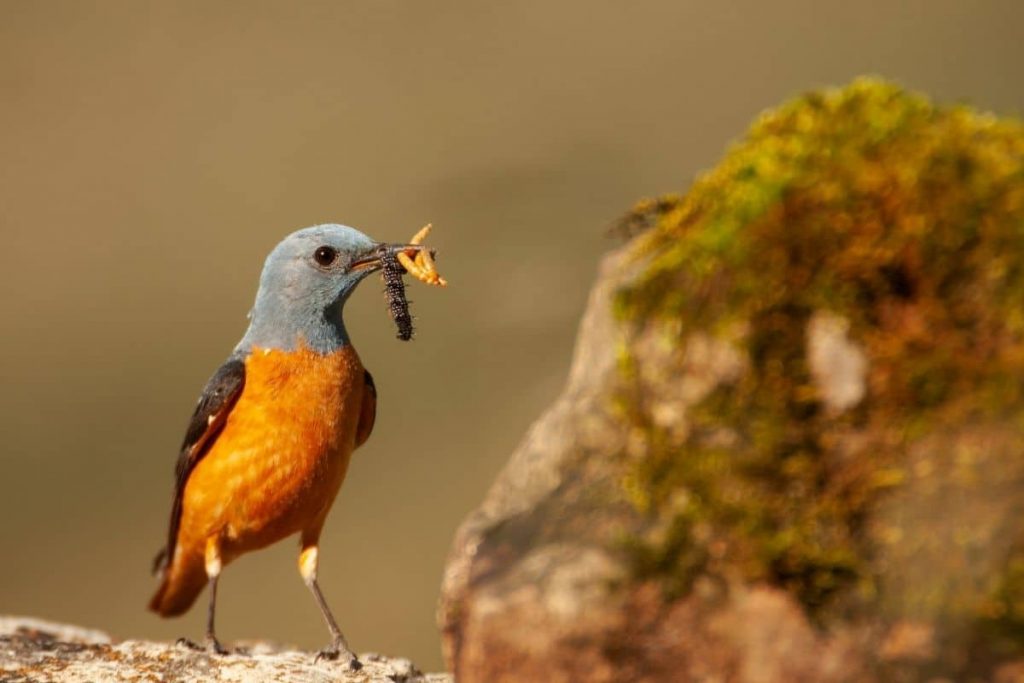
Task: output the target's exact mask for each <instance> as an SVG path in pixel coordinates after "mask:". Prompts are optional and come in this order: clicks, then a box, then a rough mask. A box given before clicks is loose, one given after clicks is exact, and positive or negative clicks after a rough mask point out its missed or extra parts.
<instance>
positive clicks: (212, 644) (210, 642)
mask: <svg viewBox="0 0 1024 683" xmlns="http://www.w3.org/2000/svg"><path fill="white" fill-rule="evenodd" d="M204 559H205V562H206V576H207V577H208V578H209V582H210V583H209V585H210V606H209V609H208V611H207V613H206V642H205V646H200V645H198V644H196V643H194V642H192V641H191V640H189V639H188V638H179V639H178V644H179V645H185V646H186V647H189V648H191V649H193V650H206V651H207V652H210V653H213V654H218V655H226V654H228V651H227V650H226V649H225V648H224V646H223V645H221V644H220V641H219V640H217V635H216V633H215V632H214V628H213V618H214V614H215V613H216V611H217V578H218V577H219V576H220V570H221V568H222V565H221V560H220V546H219V544H218V541H217V538H216V537H211V538H209V539H208V540H207V541H206V554H205V558H204Z"/></svg>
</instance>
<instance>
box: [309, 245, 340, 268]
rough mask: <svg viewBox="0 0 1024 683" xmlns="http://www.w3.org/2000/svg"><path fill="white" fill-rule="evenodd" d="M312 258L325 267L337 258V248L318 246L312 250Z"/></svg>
mask: <svg viewBox="0 0 1024 683" xmlns="http://www.w3.org/2000/svg"><path fill="white" fill-rule="evenodd" d="M313 260H314V261H316V262H317V263H319V264H320V265H321V266H323V267H325V268H326V267H327V266H329V265H331V264H333V263H334V262H335V261H337V260H338V250H337V249H335V248H334V247H318V248H317V250H316V251H315V252H313Z"/></svg>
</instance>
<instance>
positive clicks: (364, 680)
mask: <svg viewBox="0 0 1024 683" xmlns="http://www.w3.org/2000/svg"><path fill="white" fill-rule="evenodd" d="M233 645H235V646H236V647H241V648H244V649H245V651H246V652H247V654H231V655H226V656H217V655H209V654H207V653H205V652H194V651H191V650H189V649H187V648H184V647H181V646H176V645H174V644H173V643H163V642H153V641H145V640H122V641H116V640H114V639H112V638H111V637H110V636H108V635H107V634H105V633H103V632H101V631H95V630H91V629H86V628H81V627H78V626H72V625H68V624H59V623H54V622H47V621H42V620H39V619H32V618H27V617H4V616H0V683H29V682H33V683H34V682H36V681H57V680H59V681H62V682H64V683H86V682H89V683H105V682H108V681H176V682H178V681H180V682H182V683H200V682H205V681H238V682H242V681H281V682H284V683H326V682H327V681H333V682H341V683H377V682H380V683H452V678H451V677H450V676H448V675H447V674H424V673H421V672H420V671H419V670H418V669H416V667H415V666H413V664H412V662H410V661H409V660H407V659H401V658H392V657H384V656H382V655H378V654H373V653H363V654H360V655H359V659H360V661H361V662H362V663H363V668H362V669H361V670H360V671H348V670H347V669H346V668H345V667H343V665H339V664H335V663H332V662H319V663H314V661H313V654H312V653H310V652H302V651H297V650H290V649H287V648H283V647H280V646H277V645H273V644H270V643H265V642H245V643H236V644H233Z"/></svg>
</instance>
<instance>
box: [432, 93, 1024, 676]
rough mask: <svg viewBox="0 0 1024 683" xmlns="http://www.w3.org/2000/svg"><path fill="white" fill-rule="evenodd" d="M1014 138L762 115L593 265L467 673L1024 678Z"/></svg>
mask: <svg viewBox="0 0 1024 683" xmlns="http://www.w3.org/2000/svg"><path fill="white" fill-rule="evenodd" d="M1021 226H1024V127H1022V126H1021V124H1020V123H1018V122H1015V121H1010V120H998V119H996V118H995V117H992V116H990V115H984V114H978V113H977V112H973V111H971V110H969V109H967V108H963V107H955V108H948V109H942V108H938V107H934V106H933V105H931V104H930V103H929V102H928V101H927V100H926V99H924V98H922V97H919V96H917V95H913V94H910V93H907V92H905V91H903V90H901V89H899V88H896V87H894V86H891V85H889V84H885V83H879V82H875V81H869V80H864V81H858V82H856V83H854V84H853V85H851V86H849V87H848V88H846V89H843V90H838V91H830V92H826V93H812V94H809V95H808V96H806V97H804V98H801V99H799V100H797V101H795V102H793V103H790V104H788V105H785V106H784V107H782V108H780V109H778V110H776V111H773V112H768V113H766V114H765V115H764V116H763V117H762V118H761V119H760V120H759V121H758V122H757V123H756V124H755V126H754V128H753V129H752V130H751V132H750V134H749V135H748V136H747V138H746V139H744V140H743V141H742V142H741V143H739V144H737V145H736V146H735V147H734V148H733V149H732V150H731V151H730V152H729V154H728V155H727V157H726V159H725V160H724V161H723V162H722V163H721V164H720V165H719V166H718V167H717V168H716V169H714V170H713V171H711V172H709V173H708V174H706V175H705V176H703V177H701V178H699V179H698V180H697V182H696V183H695V184H694V187H693V188H692V189H691V190H690V192H689V193H688V194H687V195H685V196H677V197H671V196H670V197H664V198H661V199H659V200H656V201H650V202H647V203H645V204H641V205H639V206H638V207H637V210H636V211H635V212H634V213H633V214H632V215H631V216H630V217H629V218H628V220H626V221H625V222H624V230H623V231H624V232H627V233H630V234H634V235H636V236H635V238H634V239H633V241H632V242H630V243H629V244H627V245H625V246H624V247H622V248H621V249H620V250H618V251H617V252H616V253H613V254H612V255H610V256H608V257H607V258H606V259H605V261H604V263H603V264H602V267H601V270H600V273H599V276H598V279H597V283H596V284H595V286H594V288H593V290H592V293H591V296H590V300H589V302H588V307H587V311H586V313H585V315H584V318H583V321H582V323H581V325H580V331H579V336H578V341H577V346H576V350H575V356H574V361H573V365H572V369H571V372H570V376H569V380H568V383H567V386H566V388H565V390H564V392H563V394H562V396H561V397H560V398H559V399H558V400H557V402H556V403H555V404H554V405H553V406H552V407H551V408H550V409H549V410H548V411H547V412H546V413H545V414H544V415H543V416H541V418H540V419H539V420H538V421H537V422H536V424H535V425H534V426H533V427H532V428H531V430H530V431H529V433H528V434H527V436H526V438H525V439H524V441H523V442H522V444H521V445H520V446H519V448H518V449H517V450H516V452H515V453H514V454H513V455H512V458H511V459H510V461H509V462H508V464H507V466H506V467H505V468H504V469H503V471H502V472H501V473H500V475H499V477H498V479H497V481H496V482H495V483H494V485H493V487H492V488H491V490H490V491H489V492H488V494H487V496H486V498H485V500H484V502H483V503H482V505H481V506H480V507H479V509H477V510H476V511H475V512H474V513H473V514H472V515H471V516H470V517H469V518H468V519H467V520H466V521H465V523H464V524H463V525H462V527H461V528H460V530H459V531H458V533H457V536H456V539H455V542H454V544H453V548H452V552H451V555H450V558H449V563H448V566H447V568H446V573H445V578H444V586H443V590H442V600H441V605H440V609H439V620H440V623H441V626H442V629H443V638H444V646H445V655H446V658H447V661H448V665H449V668H450V669H451V670H452V671H453V672H454V675H455V676H456V678H457V680H459V681H460V683H476V682H478V681H481V682H483V681H486V682H487V683H497V682H501V681H534V680H536V681H555V682H559V681H565V682H569V681H584V680H585V681H588V682H592V683H602V682H608V683H611V682H613V681H614V682H617V681H651V682H653V681H679V682H687V681H721V682H734V681H735V682H737V683H761V682H764V683H770V682H772V681H786V682H787V683H802V682H806V683H811V682H814V683H840V682H844V683H845V682H850V683H854V682H857V683H861V682H863V683H871V682H877V681H896V682H901V681H908V682H909V681H934V682H936V683H937V682H939V681H947V680H949V681H951V680H958V681H959V680H963V681H1000V682H1006V683H1009V682H1010V681H1024V458H1022V457H1021V453H1022V452H1024V429H1022V428H1021V426H1022V425H1024V379H1022V378H1024V313H1022V311H1024V230H1021Z"/></svg>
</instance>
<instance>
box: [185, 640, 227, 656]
mask: <svg viewBox="0 0 1024 683" xmlns="http://www.w3.org/2000/svg"><path fill="white" fill-rule="evenodd" d="M174 644H175V645H177V646H179V647H186V648H188V649H189V650H195V651H196V652H207V653H209V654H212V655H227V654H231V653H230V652H229V651H228V649H227V648H226V647H224V646H223V645H221V644H220V641H219V640H217V639H216V638H214V637H213V636H207V637H206V641H205V643H204V644H203V645H200V644H199V643H197V642H195V641H194V640H191V639H189V638H178V639H177V640H176V641H174Z"/></svg>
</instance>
